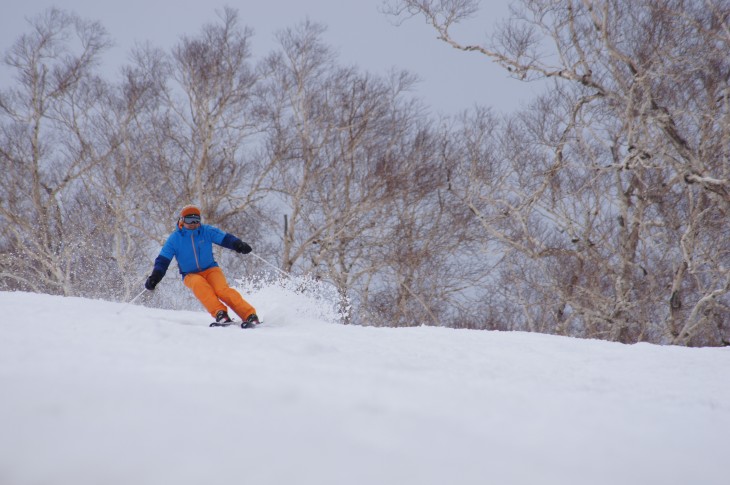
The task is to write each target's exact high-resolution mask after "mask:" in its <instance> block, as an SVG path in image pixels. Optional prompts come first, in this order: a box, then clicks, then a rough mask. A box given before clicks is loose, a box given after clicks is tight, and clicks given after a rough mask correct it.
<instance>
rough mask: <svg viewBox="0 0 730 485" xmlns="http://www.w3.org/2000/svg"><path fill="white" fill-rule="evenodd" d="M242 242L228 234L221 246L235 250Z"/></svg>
mask: <svg viewBox="0 0 730 485" xmlns="http://www.w3.org/2000/svg"><path fill="white" fill-rule="evenodd" d="M240 241H241V240H240V239H238V238H237V237H236V236H234V235H233V234H229V233H226V235H225V236H224V237H223V241H221V246H223V247H224V248H226V249H235V247H236V243H237V242H240Z"/></svg>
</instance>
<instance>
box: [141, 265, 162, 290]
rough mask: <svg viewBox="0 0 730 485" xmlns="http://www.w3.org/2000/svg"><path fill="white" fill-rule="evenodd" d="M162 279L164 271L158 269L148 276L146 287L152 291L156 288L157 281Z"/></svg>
mask: <svg viewBox="0 0 730 485" xmlns="http://www.w3.org/2000/svg"><path fill="white" fill-rule="evenodd" d="M161 279H162V273H161V272H160V271H158V270H154V271H153V272H152V274H151V275H149V277H148V278H147V281H145V283H144V287H145V288H147V289H148V290H150V291H152V290H154V289H155V286H157V283H159V282H160V280H161Z"/></svg>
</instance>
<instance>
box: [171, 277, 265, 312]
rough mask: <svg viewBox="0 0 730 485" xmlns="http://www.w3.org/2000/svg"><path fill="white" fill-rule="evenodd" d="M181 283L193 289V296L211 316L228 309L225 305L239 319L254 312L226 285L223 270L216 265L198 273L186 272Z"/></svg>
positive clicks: (236, 292) (237, 293)
mask: <svg viewBox="0 0 730 485" xmlns="http://www.w3.org/2000/svg"><path fill="white" fill-rule="evenodd" d="M183 283H185V286H187V287H188V288H190V289H191V290H193V294H194V295H195V297H196V298H197V299H198V300H200V302H201V303H202V304H203V306H204V307H205V309H206V310H208V313H210V314H211V315H212V316H213V318H215V314H216V313H218V312H219V311H220V310H223V311H225V312H227V311H228V309H227V308H226V306H225V305H228V306H229V307H230V308H232V309H233V311H234V312H236V314H237V315H238V316H239V317H241V320H246V319H247V318H248V316H249V315H251V314H252V313H256V310H255V309H254V307H252V306H251V305H250V304H249V303H248V302H247V301H246V300H244V299H243V297H242V296H241V294H240V293H239V292H238V291H236V290H234V289H233V288H231V287H229V286H228V282H227V281H226V277H225V275H224V274H223V270H221V269H220V268H219V267H217V266H214V267H212V268H208V269H206V270H205V271H201V272H200V273H188V274H187V275H186V276H185V279H184V280H183ZM221 302H222V303H221ZM224 303H225V305H224Z"/></svg>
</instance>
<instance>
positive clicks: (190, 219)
mask: <svg viewBox="0 0 730 485" xmlns="http://www.w3.org/2000/svg"><path fill="white" fill-rule="evenodd" d="M183 222H184V223H185V224H200V216H199V215H198V214H190V215H189V216H185V217H183Z"/></svg>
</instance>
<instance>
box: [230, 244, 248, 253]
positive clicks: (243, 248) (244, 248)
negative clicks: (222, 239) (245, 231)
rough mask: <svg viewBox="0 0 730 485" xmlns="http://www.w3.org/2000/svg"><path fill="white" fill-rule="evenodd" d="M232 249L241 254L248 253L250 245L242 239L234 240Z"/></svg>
mask: <svg viewBox="0 0 730 485" xmlns="http://www.w3.org/2000/svg"><path fill="white" fill-rule="evenodd" d="M233 250H234V251H236V252H237V253H241V254H248V253H250V252H251V246H249V245H248V243H245V242H243V241H236V242H235V244H234V245H233Z"/></svg>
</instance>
